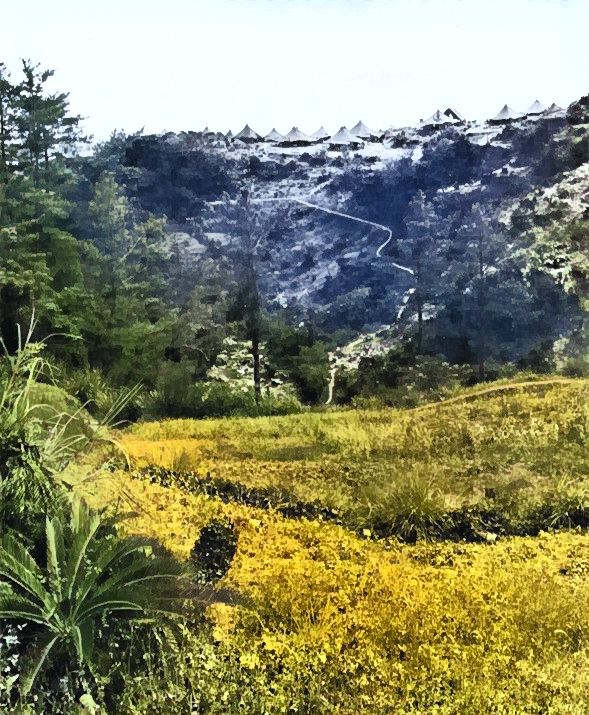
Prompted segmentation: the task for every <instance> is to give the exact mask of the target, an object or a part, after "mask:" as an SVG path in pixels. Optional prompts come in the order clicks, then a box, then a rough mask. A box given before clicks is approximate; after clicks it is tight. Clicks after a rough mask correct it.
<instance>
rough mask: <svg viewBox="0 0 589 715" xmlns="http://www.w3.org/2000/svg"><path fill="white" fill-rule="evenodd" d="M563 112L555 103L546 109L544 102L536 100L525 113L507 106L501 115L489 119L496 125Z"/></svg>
mask: <svg viewBox="0 0 589 715" xmlns="http://www.w3.org/2000/svg"><path fill="white" fill-rule="evenodd" d="M562 111H563V110H562V107H558V106H557V105H556V104H555V103H554V102H553V103H552V104H551V105H550V106H549V107H546V106H544V105H543V104H542V102H539V101H538V100H536V101H535V102H534V103H533V104H532V105H531V106H530V107H528V109H526V111H525V112H516V111H514V110H513V109H512V108H511V107H508V106H507V104H506V105H505V106H504V107H503V109H502V110H501V111H500V112H499V114H497V115H495V116H494V117H493V118H492V119H489V121H490V122H496V123H502V122H512V121H515V120H517V119H525V118H526V117H537V116H540V115H545V116H548V115H550V114H556V113H557V112H562Z"/></svg>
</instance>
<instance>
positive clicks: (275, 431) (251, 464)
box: [123, 380, 589, 527]
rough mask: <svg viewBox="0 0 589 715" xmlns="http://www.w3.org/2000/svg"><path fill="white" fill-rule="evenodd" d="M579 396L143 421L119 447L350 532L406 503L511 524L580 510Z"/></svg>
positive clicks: (582, 416)
mask: <svg viewBox="0 0 589 715" xmlns="http://www.w3.org/2000/svg"><path fill="white" fill-rule="evenodd" d="M588 397H589V391H588V384H587V382H586V381H584V380H556V381H548V382H540V383H526V384H524V385H521V384H512V385H509V384H508V385H500V386H494V387H491V388H487V389H485V390H484V391H482V392H481V391H480V390H479V391H478V392H477V391H472V390H471V391H466V392H465V393H464V394H462V395H459V396H457V397H455V398H453V399H451V400H448V401H447V402H445V403H439V404H433V405H428V406H426V407H420V408H417V409H414V410H408V411H399V410H392V409H389V410H380V411H347V412H325V413H308V414H303V415H295V416H289V417H274V418H261V419H256V420H248V419H234V420H208V421H201V422H196V421H192V420H174V421H167V422H161V423H152V424H144V425H139V426H137V427H135V428H134V429H133V430H132V431H131V432H130V433H128V434H127V435H125V436H124V439H123V443H124V445H125V448H126V449H127V450H128V452H129V454H130V455H131V457H132V459H133V460H134V462H135V463H136V464H137V465H139V466H146V465H151V464H156V465H160V466H163V467H167V468H171V469H191V470H196V471H197V472H199V473H201V474H206V473H207V472H210V473H211V474H213V475H219V476H221V477H224V478H226V479H229V480H232V481H235V482H239V483H241V484H245V485H247V486H250V487H268V486H276V487H280V488H283V489H285V490H287V491H288V492H290V493H291V494H292V495H293V496H294V497H295V498H296V499H300V500H302V501H306V502H314V501H316V502H320V503H321V504H323V505H325V506H327V507H330V508H332V509H334V510H336V511H338V513H340V514H341V515H342V517H343V519H344V522H345V523H346V524H348V525H349V526H352V527H354V526H360V525H363V524H365V523H366V522H367V520H368V521H371V522H372V523H376V522H378V521H379V520H380V521H383V520H384V521H387V520H389V521H390V520H391V519H393V518H394V516H395V514H396V513H397V512H399V510H401V511H402V510H403V509H405V511H406V510H407V509H408V508H410V507H411V505H412V503H413V505H415V504H417V506H418V507H420V508H421V509H422V510H424V511H427V510H428V509H430V510H431V511H432V513H444V512H446V511H453V510H456V509H460V508H462V507H477V506H478V507H482V506H484V507H485V508H493V509H495V510H496V511H498V512H500V513H504V514H505V515H506V518H508V519H511V520H512V521H513V520H516V519H518V518H523V516H522V514H524V513H526V514H528V515H529V514H531V513H532V512H538V511H541V510H542V509H543V508H544V506H546V505H552V506H554V514H553V517H554V519H556V520H558V518H560V517H561V516H562V518H563V519H566V517H565V516H564V514H565V513H566V509H567V505H569V506H570V505H571V504H574V503H575V500H577V501H578V502H579V504H578V506H581V505H582V494H581V492H582V487H580V485H582V483H583V482H584V480H585V479H586V477H587V476H588V475H589V455H588V454H587V450H586V440H587V439H588V438H589V400H588V399H587V398H588ZM420 505H421V506H420ZM559 509H560V510H561V511H562V510H563V509H564V511H562V514H560V513H559V511H558V510H559ZM549 516H550V514H546V515H545V517H546V518H548V517H549ZM530 518H531V517H530Z"/></svg>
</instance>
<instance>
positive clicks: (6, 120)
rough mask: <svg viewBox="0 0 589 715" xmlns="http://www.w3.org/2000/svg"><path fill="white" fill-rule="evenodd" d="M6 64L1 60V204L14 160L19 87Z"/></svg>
mask: <svg viewBox="0 0 589 715" xmlns="http://www.w3.org/2000/svg"><path fill="white" fill-rule="evenodd" d="M9 77H10V74H9V73H8V71H7V70H6V65H5V64H4V63H3V62H0V205H1V201H2V196H3V191H4V190H5V187H6V184H8V181H9V178H10V174H11V171H12V166H13V162H14V158H15V156H14V154H15V152H14V144H13V142H14V138H15V133H16V102H17V100H18V96H19V87H18V86H16V85H13V84H12V83H11V82H10V80H9Z"/></svg>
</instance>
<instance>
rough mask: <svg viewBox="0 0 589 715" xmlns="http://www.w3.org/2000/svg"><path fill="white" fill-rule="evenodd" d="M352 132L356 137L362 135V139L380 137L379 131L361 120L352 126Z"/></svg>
mask: <svg viewBox="0 0 589 715" xmlns="http://www.w3.org/2000/svg"><path fill="white" fill-rule="evenodd" d="M350 133H351V134H353V135H354V136H355V137H360V139H378V137H379V135H378V133H377V132H374V131H372V129H369V128H368V127H367V126H366V124H364V123H363V122H362V121H359V122H358V124H356V125H355V126H354V127H352V128H351V129H350Z"/></svg>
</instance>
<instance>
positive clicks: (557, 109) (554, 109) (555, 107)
mask: <svg viewBox="0 0 589 715" xmlns="http://www.w3.org/2000/svg"><path fill="white" fill-rule="evenodd" d="M546 112H547V113H548V114H552V113H553V112H562V107H559V106H558V104H555V103H554V102H552V104H551V105H550V106H549V107H548V109H547V110H546Z"/></svg>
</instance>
